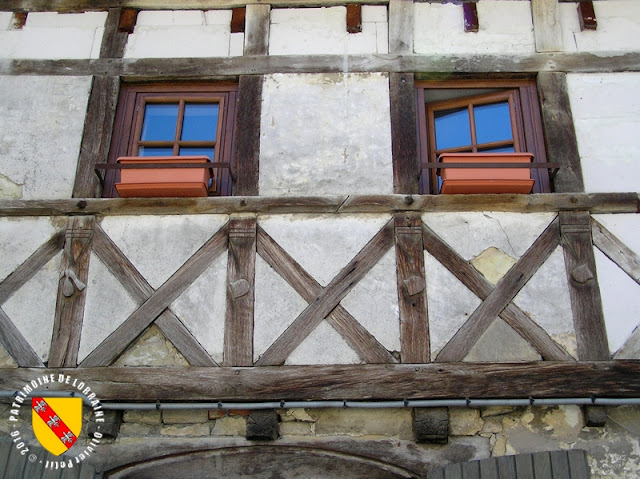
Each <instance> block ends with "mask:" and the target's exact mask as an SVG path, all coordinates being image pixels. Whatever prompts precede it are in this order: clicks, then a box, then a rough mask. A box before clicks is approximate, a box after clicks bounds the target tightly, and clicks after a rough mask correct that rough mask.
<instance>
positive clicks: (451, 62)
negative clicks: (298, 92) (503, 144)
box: [0, 52, 640, 80]
mask: <svg viewBox="0 0 640 479" xmlns="http://www.w3.org/2000/svg"><path fill="white" fill-rule="evenodd" d="M626 71H640V53H638V52H602V53H599V54H595V53H584V52H580V53H530V54H514V55H499V54H454V55H438V54H433V55H419V54H400V55H399V54H389V53H388V54H378V53H376V54H370V55H368V54H357V55H245V56H237V57H215V58H171V59H162V58H158V59H154V58H146V59H133V58H125V59H113V58H99V59H93V60H74V59H66V60H36V59H33V60H29V59H22V60H20V59H2V60H0V74H2V75H72V76H82V75H105V76H125V77H127V78H131V79H138V80H145V79H149V80H150V79H166V78H172V79H184V80H193V79H199V80H217V79H227V80H232V79H235V78H236V77H238V76H239V75H268V74H273V73H331V72H351V73H353V72H356V73H367V72H396V73H402V72H415V73H416V74H424V75H421V76H420V79H429V78H432V77H430V76H429V75H428V74H429V73H433V74H440V73H457V74H460V73H469V74H471V73H478V74H488V73H494V74H495V73H508V74H515V73H538V72H573V73H598V72H626Z"/></svg>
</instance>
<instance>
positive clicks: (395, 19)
mask: <svg viewBox="0 0 640 479" xmlns="http://www.w3.org/2000/svg"><path fill="white" fill-rule="evenodd" d="M411 52H413V0H389V53H401V54H405V53H411Z"/></svg>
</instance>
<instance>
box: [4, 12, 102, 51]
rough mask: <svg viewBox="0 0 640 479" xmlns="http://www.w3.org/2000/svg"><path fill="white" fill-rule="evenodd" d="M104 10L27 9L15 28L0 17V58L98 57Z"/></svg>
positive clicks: (9, 17)
mask: <svg viewBox="0 0 640 479" xmlns="http://www.w3.org/2000/svg"><path fill="white" fill-rule="evenodd" d="M106 18H107V12H86V13H56V12H30V13H29V14H28V15H27V22H26V23H25V25H24V27H22V28H21V29H19V30H14V29H11V23H10V22H11V14H9V15H8V19H9V21H7V15H6V13H5V12H2V17H0V45H2V48H0V58H39V59H40V58H41V59H61V58H75V59H79V58H98V56H99V55H100V44H101V42H102V35H103V33H104V22H105V20H106Z"/></svg>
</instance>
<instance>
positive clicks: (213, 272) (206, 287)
mask: <svg viewBox="0 0 640 479" xmlns="http://www.w3.org/2000/svg"><path fill="white" fill-rule="evenodd" d="M226 288H227V253H224V254H221V255H220V256H219V257H218V258H217V259H216V260H214V262H213V263H211V266H209V268H207V270H206V271H205V272H204V273H202V275H201V276H200V277H199V278H198V279H196V280H195V281H194V282H193V283H192V284H191V286H189V287H188V288H187V290H186V291H185V292H184V293H182V294H181V295H180V296H179V297H178V299H176V300H175V301H174V302H173V303H171V309H172V311H173V312H174V313H175V314H176V315H177V316H178V318H180V320H181V321H182V322H183V323H184V325H185V326H186V327H187V328H188V329H189V331H191V334H193V336H194V337H195V338H196V340H197V341H198V342H199V343H200V344H201V345H202V346H203V347H204V348H205V349H206V350H207V352H208V353H209V354H210V355H211V357H212V358H213V359H214V360H215V361H216V362H217V363H218V364H220V363H221V362H222V359H223V358H222V356H223V351H224V322H225V312H226V301H227V300H226Z"/></svg>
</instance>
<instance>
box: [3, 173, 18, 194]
mask: <svg viewBox="0 0 640 479" xmlns="http://www.w3.org/2000/svg"><path fill="white" fill-rule="evenodd" d="M0 198H2V199H7V200H19V199H20V198H22V185H21V184H19V183H15V182H13V181H11V180H10V179H9V178H7V177H6V176H4V175H3V174H0Z"/></svg>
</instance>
